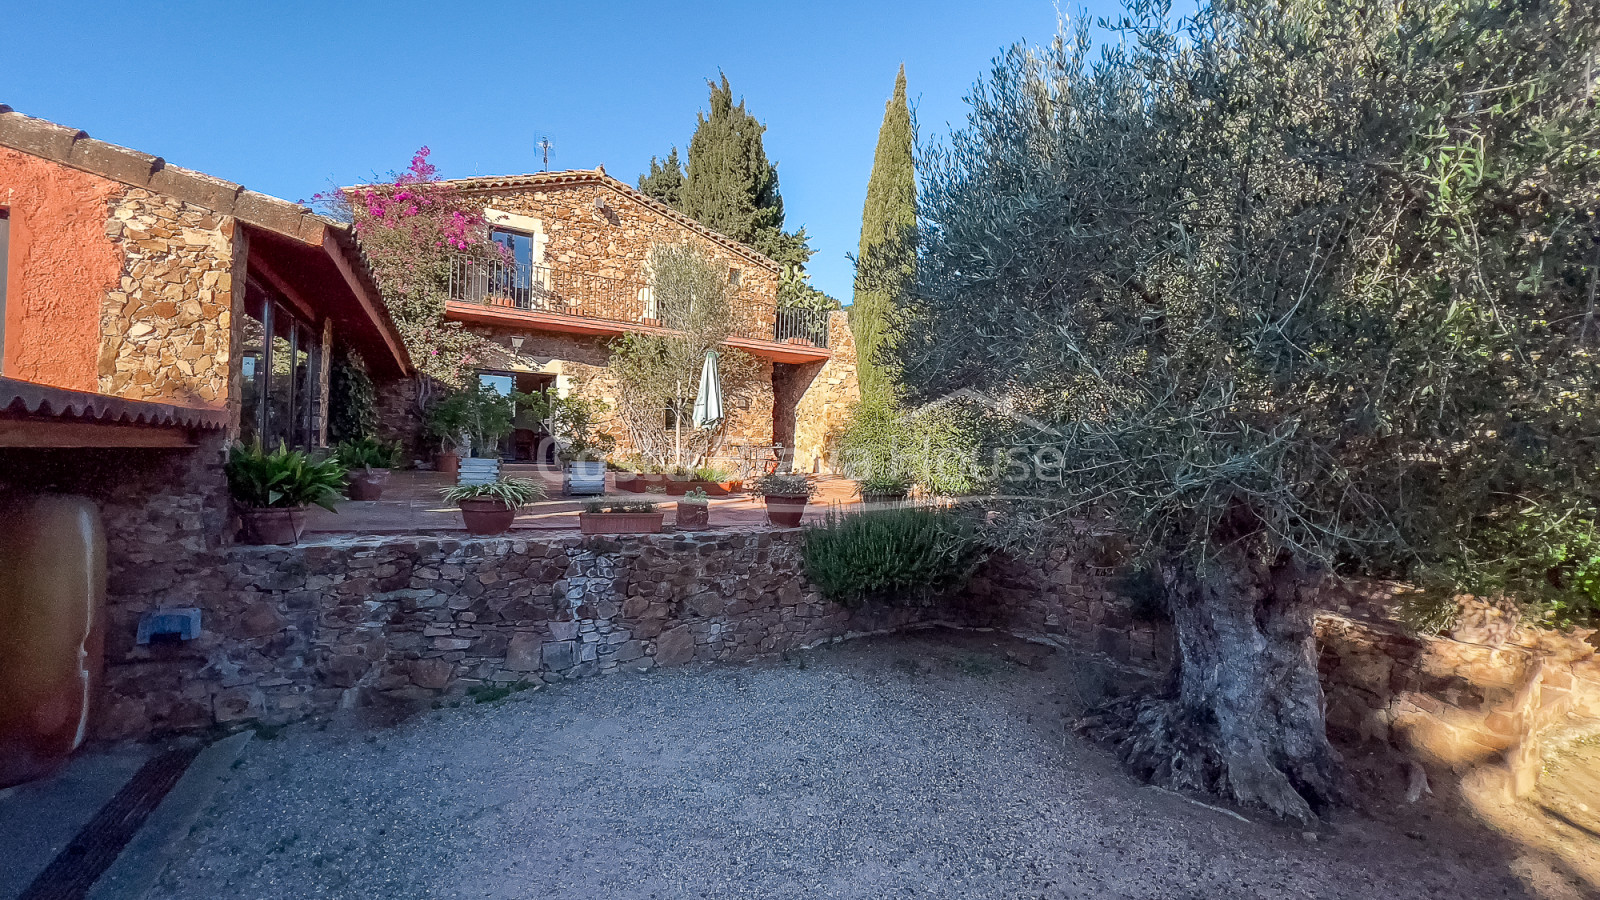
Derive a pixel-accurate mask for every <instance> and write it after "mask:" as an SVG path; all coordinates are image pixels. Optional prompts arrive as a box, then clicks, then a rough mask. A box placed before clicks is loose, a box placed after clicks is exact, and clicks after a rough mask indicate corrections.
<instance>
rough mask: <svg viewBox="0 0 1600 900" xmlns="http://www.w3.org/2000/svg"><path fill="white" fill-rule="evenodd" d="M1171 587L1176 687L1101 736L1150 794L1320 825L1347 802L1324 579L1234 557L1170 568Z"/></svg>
mask: <svg viewBox="0 0 1600 900" xmlns="http://www.w3.org/2000/svg"><path fill="white" fill-rule="evenodd" d="M1163 580H1164V583H1165V585H1166V599H1167V605H1168V609H1169V611H1170V612H1171V615H1172V622H1173V626H1174V628H1175V632H1176V636H1177V660H1176V666H1175V669H1174V672H1173V675H1172V680H1171V682H1170V683H1169V684H1168V686H1167V689H1166V690H1165V691H1164V692H1163V693H1162V694H1161V695H1160V696H1154V697H1138V698H1131V699H1125V700H1120V701H1117V702H1115V703H1114V704H1112V705H1111V706H1110V707H1108V708H1107V709H1106V710H1105V712H1106V713H1108V714H1109V715H1108V718H1109V719H1110V721H1111V722H1112V723H1114V724H1111V725H1109V726H1108V727H1106V728H1105V729H1104V730H1103V731H1102V734H1103V735H1104V736H1106V737H1109V738H1111V739H1112V740H1113V741H1115V742H1116V743H1117V745H1118V751H1119V755H1120V756H1121V757H1122V759H1123V761H1124V762H1126V763H1127V764H1128V765H1129V766H1130V767H1132V768H1133V769H1134V770H1135V771H1136V772H1137V773H1139V774H1140V775H1141V776H1143V777H1145V778H1147V779H1148V780H1149V781H1150V782H1151V783H1153V784H1156V785H1159V786H1161V787H1165V788H1169V789H1172V790H1180V791H1202V792H1206V793H1212V794H1218V795H1220V796H1223V797H1226V798H1228V799H1231V800H1233V801H1235V802H1238V803H1240V804H1243V805H1246V806H1256V807H1261V808H1264V809H1267V810H1270V811H1272V812H1274V813H1276V814H1277V815H1279V816H1282V817H1285V818H1290V819H1297V820H1299V821H1302V822H1306V821H1311V820H1312V819H1315V818H1316V816H1317V814H1319V813H1321V812H1322V811H1324V810H1325V809H1326V808H1327V807H1328V806H1330V805H1331V804H1332V803H1333V802H1335V800H1337V798H1338V794H1339V791H1338V787H1337V770H1338V757H1337V754H1336V753H1335V752H1334V750H1333V747H1332V745H1330V744H1329V743H1328V737H1327V733H1326V730H1325V727H1324V722H1323V703H1322V687H1321V685H1320V684H1319V683H1318V682H1317V665H1316V646H1315V638H1314V635H1313V631H1312V628H1313V621H1314V616H1315V612H1316V597H1317V588H1318V585H1319V584H1320V581H1321V573H1320V572H1315V571H1310V572H1308V571H1306V570H1305V569H1304V568H1302V567H1300V566H1298V565H1295V564H1294V563H1292V562H1284V563H1280V564H1277V565H1272V566H1268V565H1265V564H1262V563H1259V562H1256V561H1253V560H1251V559H1249V558H1247V556H1246V555H1245V554H1243V553H1228V554H1226V555H1224V556H1223V557H1222V558H1220V559H1217V560H1214V561H1212V562H1211V563H1209V564H1208V565H1206V566H1204V567H1197V566H1196V565H1195V564H1194V563H1192V562H1190V561H1187V560H1182V561H1174V562H1172V563H1171V564H1169V565H1168V566H1167V567H1165V570H1164V572H1163Z"/></svg>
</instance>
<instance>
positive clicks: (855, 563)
mask: <svg viewBox="0 0 1600 900" xmlns="http://www.w3.org/2000/svg"><path fill="white" fill-rule="evenodd" d="M986 555H987V551H986V550H985V548H984V546H983V544H982V542H981V541H980V540H979V537H978V533H977V529H976V527H975V526H974V525H973V523H972V521H971V519H969V518H968V517H966V516H964V515H962V514H960V513H957V512H953V511H950V510H943V509H931V508H927V507H901V508H898V509H887V510H877V511H873V512H861V513H853V514H849V515H843V516H840V515H835V514H833V513H829V514H828V515H827V516H826V517H825V518H824V519H823V522H822V524H820V525H814V526H812V527H810V528H808V529H807V530H806V536H805V565H806V577H808V578H810V579H811V581H812V582H813V583H814V584H816V585H817V587H818V588H819V589H820V590H821V591H822V593H823V595H824V596H826V597H828V598H829V599H831V600H834V601H835V602H837V603H840V604H842V605H844V606H859V605H861V604H862V603H865V602H867V601H877V602H883V603H887V604H890V605H897V606H915V605H927V604H929V603H932V602H933V601H935V600H937V599H939V598H941V597H943V596H946V595H948V594H949V593H950V592H951V591H953V590H954V589H956V588H959V587H961V586H963V585H965V584H966V582H967V580H968V579H969V578H970V577H971V576H972V573H973V571H974V570H975V569H976V568H977V567H978V565H979V564H980V563H982V562H983V560H984V559H985V557H986Z"/></svg>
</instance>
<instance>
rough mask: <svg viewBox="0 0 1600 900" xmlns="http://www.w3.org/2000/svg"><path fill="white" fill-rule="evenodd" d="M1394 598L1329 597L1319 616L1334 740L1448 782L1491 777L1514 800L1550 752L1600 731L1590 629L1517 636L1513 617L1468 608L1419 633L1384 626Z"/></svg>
mask: <svg viewBox="0 0 1600 900" xmlns="http://www.w3.org/2000/svg"><path fill="white" fill-rule="evenodd" d="M1400 590H1402V588H1399V587H1397V586H1393V585H1384V584H1371V585H1357V586H1347V587H1346V588H1344V589H1336V590H1333V591H1330V592H1328V597H1327V599H1328V602H1329V606H1330V607H1333V608H1334V609H1336V610H1337V612H1328V613H1324V614H1323V615H1322V616H1320V617H1319V618H1318V620H1317V643H1318V648H1319V650H1320V651H1321V658H1320V660H1319V670H1320V673H1321V681H1322V686H1323V691H1324V693H1325V695H1326V697H1327V711H1328V712H1327V717H1328V728H1329V731H1330V732H1331V733H1333V734H1334V735H1335V736H1339V737H1343V738H1345V739H1347V740H1350V741H1375V742H1378V743H1381V744H1387V745H1389V746H1392V747H1394V748H1396V749H1398V750H1400V751H1401V752H1403V753H1405V754H1406V755H1407V756H1408V757H1410V758H1411V759H1414V760H1416V761H1418V762H1420V763H1422V764H1423V765H1425V766H1427V767H1429V768H1433V769H1435V770H1449V771H1450V772H1452V773H1453V774H1455V775H1462V774H1464V773H1467V772H1469V771H1473V770H1478V771H1479V772H1480V773H1483V772H1487V773H1490V774H1492V776H1493V778H1494V779H1497V780H1498V781H1500V782H1501V785H1500V786H1502V787H1504V788H1505V789H1507V790H1508V791H1509V792H1510V793H1512V794H1515V795H1519V796H1520V795H1522V794H1526V793H1527V792H1528V791H1530V790H1532V788H1533V787H1534V784H1535V783H1536V781H1537V779H1538V776H1539V771H1540V769H1541V767H1542V765H1543V760H1544V756H1545V753H1546V751H1547V749H1548V748H1549V746H1551V745H1552V744H1557V743H1560V742H1561V741H1563V740H1564V739H1565V738H1567V737H1569V736H1571V735H1574V734H1581V733H1585V732H1588V731H1594V730H1600V657H1597V656H1596V653H1595V648H1594V647H1593V646H1592V645H1591V644H1589V643H1588V642H1587V641H1586V640H1585V639H1584V638H1585V637H1587V636H1589V634H1590V633H1589V632H1581V631H1580V632H1577V633H1571V634H1564V633H1560V632H1555V631H1549V630H1543V629H1528V628H1523V627H1519V624H1518V623H1517V621H1516V614H1515V611H1514V610H1499V609H1496V608H1495V607H1494V606H1492V605H1490V604H1484V603H1476V602H1469V604H1468V607H1467V613H1466V615H1464V616H1463V618H1462V623H1461V624H1460V625H1458V626H1457V627H1456V628H1454V629H1452V630H1451V631H1450V632H1448V633H1446V634H1444V635H1440V636H1427V635H1419V634H1415V633H1412V632H1410V631H1408V630H1407V629H1405V628H1404V627H1402V626H1400V625H1399V624H1398V623H1397V622H1395V621H1394V620H1393V618H1392V617H1391V613H1392V610H1393V608H1394V602H1393V597H1394V595H1395V594H1396V593H1398V592H1399V591H1400ZM1352 595H1354V596H1355V602H1350V598H1351V596H1352Z"/></svg>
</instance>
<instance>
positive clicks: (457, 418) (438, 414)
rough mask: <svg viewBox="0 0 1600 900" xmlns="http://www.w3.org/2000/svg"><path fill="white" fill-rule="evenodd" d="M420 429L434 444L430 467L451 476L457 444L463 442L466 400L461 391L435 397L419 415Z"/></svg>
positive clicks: (457, 456)
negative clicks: (420, 416)
mask: <svg viewBox="0 0 1600 900" xmlns="http://www.w3.org/2000/svg"><path fill="white" fill-rule="evenodd" d="M422 428H423V433H424V434H426V435H427V436H428V437H429V438H432V439H433V440H434V441H435V442H436V443H437V444H438V447H439V449H438V451H437V452H435V453H434V455H433V468H434V469H435V470H436V471H438V472H440V473H442V474H444V475H448V476H449V477H451V478H455V477H456V472H457V471H458V470H459V468H460V465H461V448H462V446H463V445H465V444H466V443H467V437H466V432H467V401H466V398H465V397H464V396H463V392H457V393H454V394H451V395H450V396H448V397H441V398H439V399H438V400H435V401H434V402H433V403H432V404H431V405H429V407H428V412H427V414H426V415H425V416H424V417H423V424H422Z"/></svg>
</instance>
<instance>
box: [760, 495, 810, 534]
mask: <svg viewBox="0 0 1600 900" xmlns="http://www.w3.org/2000/svg"><path fill="white" fill-rule="evenodd" d="M765 499H766V501H767V521H768V522H771V523H772V524H774V525H776V526H778V527H779V528H794V527H796V526H798V525H799V524H800V519H801V517H802V516H804V515H805V514H806V499H807V498H806V497H804V496H800V497H779V496H774V495H768V496H767V497H766V498H765Z"/></svg>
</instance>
